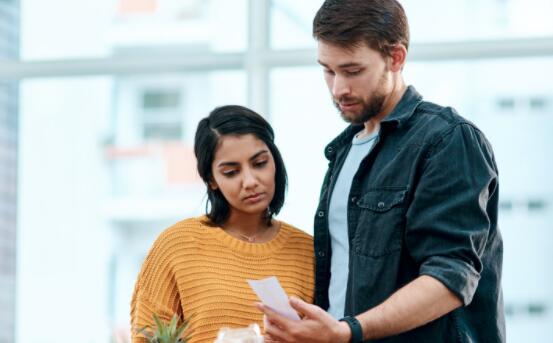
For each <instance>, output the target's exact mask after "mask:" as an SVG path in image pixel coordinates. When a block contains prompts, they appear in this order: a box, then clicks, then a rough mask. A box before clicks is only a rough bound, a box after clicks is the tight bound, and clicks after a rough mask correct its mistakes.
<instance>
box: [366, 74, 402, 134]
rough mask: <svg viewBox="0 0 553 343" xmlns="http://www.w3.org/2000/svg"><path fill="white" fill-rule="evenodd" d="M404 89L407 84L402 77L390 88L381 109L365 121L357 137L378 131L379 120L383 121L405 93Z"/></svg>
mask: <svg viewBox="0 0 553 343" xmlns="http://www.w3.org/2000/svg"><path fill="white" fill-rule="evenodd" d="M406 90H407V86H406V85H405V82H404V81H403V79H400V80H398V82H397V83H396V86H395V87H394V89H392V92H390V95H389V96H388V97H386V100H385V101H384V106H382V111H381V112H380V113H379V114H378V115H376V116H375V117H373V118H371V119H369V120H367V121H366V122H365V124H364V125H365V129H364V130H363V132H360V133H359V137H363V136H370V135H372V134H374V133H375V132H378V130H380V122H381V121H383V120H384V119H385V118H386V117H387V116H388V115H389V114H390V113H392V111H393V110H394V108H395V107H396V105H397V104H398V103H399V101H400V100H401V98H402V97H403V94H405V91H406Z"/></svg>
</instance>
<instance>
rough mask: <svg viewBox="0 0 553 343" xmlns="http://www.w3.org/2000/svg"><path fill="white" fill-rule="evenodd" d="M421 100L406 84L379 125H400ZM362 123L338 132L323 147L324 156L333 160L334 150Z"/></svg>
mask: <svg viewBox="0 0 553 343" xmlns="http://www.w3.org/2000/svg"><path fill="white" fill-rule="evenodd" d="M421 101H422V96H421V95H420V94H419V92H417V90H416V89H415V87H413V86H408V87H407V89H406V90H405V93H403V96H402V97H401V99H400V100H399V102H398V103H397V105H396V106H395V107H394V109H393V110H392V112H391V113H390V114H389V115H388V116H387V117H386V118H384V120H382V121H381V122H380V125H381V127H384V128H386V129H389V128H390V129H392V128H398V127H401V125H403V124H404V123H405V122H407V121H408V120H409V118H411V116H412V115H413V113H414V112H415V109H416V108H417V105H418V104H419V103H420V102H421ZM363 127H364V126H363V124H352V125H350V126H348V127H347V128H346V129H345V130H344V131H342V133H340V134H339V135H338V136H337V137H336V138H334V140H332V142H330V143H329V144H328V145H327V146H326V148H325V156H326V158H327V159H328V160H333V159H334V157H335V156H336V150H337V149H339V148H341V147H342V146H344V145H346V144H349V143H350V142H351V140H352V139H353V136H354V135H355V134H356V133H357V132H359V131H361V130H362V129H363Z"/></svg>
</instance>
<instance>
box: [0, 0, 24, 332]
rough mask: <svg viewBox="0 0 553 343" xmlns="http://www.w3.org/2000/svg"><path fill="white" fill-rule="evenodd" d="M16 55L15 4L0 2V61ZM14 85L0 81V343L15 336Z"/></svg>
mask: <svg viewBox="0 0 553 343" xmlns="http://www.w3.org/2000/svg"><path fill="white" fill-rule="evenodd" d="M18 54H19V3H18V1H17V0H9V1H0V61H2V60H15V59H17V58H18ZM18 101H19V97H18V84H17V82H2V81H1V80H0V343H11V342H13V341H14V339H15V338H14V337H15V336H14V334H15V289H16V287H15V282H16V268H15V266H16V217H17V216H16V214H17V209H16V203H17V150H18V149H17V146H18V139H17V131H18V124H17V123H18V118H17V117H18V112H19V110H18Z"/></svg>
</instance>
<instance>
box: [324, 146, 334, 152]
mask: <svg viewBox="0 0 553 343" xmlns="http://www.w3.org/2000/svg"><path fill="white" fill-rule="evenodd" d="M326 151H327V152H328V153H329V154H332V152H333V151H334V148H333V147H328V149H326Z"/></svg>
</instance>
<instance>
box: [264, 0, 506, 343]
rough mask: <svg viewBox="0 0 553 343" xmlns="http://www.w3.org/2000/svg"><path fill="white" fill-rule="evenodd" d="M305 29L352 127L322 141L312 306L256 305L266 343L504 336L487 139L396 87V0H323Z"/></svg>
mask: <svg viewBox="0 0 553 343" xmlns="http://www.w3.org/2000/svg"><path fill="white" fill-rule="evenodd" d="M313 35H314V37H315V38H316V39H317V41H318V62H319V63H320V64H321V65H322V67H323V68H324V75H325V80H326V83H327V85H328V88H329V90H330V92H331V93H332V97H333V100H334V103H335V104H336V106H337V107H338V109H339V110H340V112H341V115H342V117H343V118H344V119H345V120H346V121H348V122H350V123H351V125H350V126H349V127H348V128H347V129H346V130H345V131H344V132H342V133H341V134H340V135H339V136H338V137H337V138H336V139H334V140H333V141H332V142H331V143H330V144H329V145H328V146H327V147H326V150H325V155H326V157H327V158H328V159H329V161H330V163H329V169H328V172H327V174H326V177H325V180H324V183H323V186H322V190H321V196H320V204H319V207H318V210H317V214H316V216H315V254H316V294H315V296H316V297H315V299H316V304H317V305H318V306H315V305H309V304H306V303H304V302H302V301H301V300H299V299H291V300H290V303H291V305H292V306H293V307H294V308H295V309H296V310H297V311H298V312H300V313H302V314H303V316H304V318H303V320H301V321H299V322H294V321H291V320H288V319H286V318H284V317H282V316H280V315H278V314H276V313H275V312H273V311H272V310H271V309H270V308H267V307H265V306H263V305H261V304H258V307H259V308H260V309H261V310H262V311H263V312H264V313H265V314H266V319H267V321H268V324H267V327H266V332H267V338H268V341H271V340H274V341H282V342H334V343H337V342H363V341H373V340H379V339H382V341H383V342H384V341H385V342H504V341H505V325H504V316H503V303H502V292H501V286H500V280H501V268H502V240H501V235H500V233H499V231H498V228H497V205H498V180H497V168H496V164H495V160H494V156H493V152H492V148H491V146H490V144H489V143H488V141H487V140H486V138H485V137H484V135H483V133H482V132H481V131H480V130H479V129H478V128H476V127H475V126H474V125H473V124H472V123H470V122H468V121H467V120H465V119H464V118H462V117H461V116H459V115H458V114H457V113H456V112H455V110H453V109H452V108H449V107H442V106H438V105H436V104H433V103H430V102H426V101H423V100H422V97H421V96H420V95H419V94H418V93H417V91H416V90H415V89H414V88H413V87H411V86H409V87H407V86H406V85H405V83H404V80H403V77H402V69H403V67H404V64H405V60H406V56H407V49H408V45H409V29H408V24H407V18H406V16H405V13H404V11H403V8H402V7H401V5H400V4H399V3H398V2H397V1H396V0H327V1H325V2H324V4H323V5H322V7H321V8H320V9H319V11H318V13H317V15H316V17H315V19H314V22H313ZM439 81H440V80H436V82H439ZM325 310H326V311H328V313H327V312H325Z"/></svg>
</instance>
